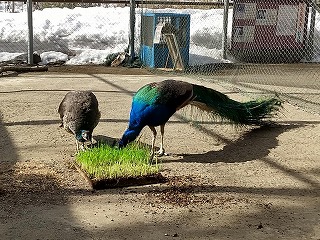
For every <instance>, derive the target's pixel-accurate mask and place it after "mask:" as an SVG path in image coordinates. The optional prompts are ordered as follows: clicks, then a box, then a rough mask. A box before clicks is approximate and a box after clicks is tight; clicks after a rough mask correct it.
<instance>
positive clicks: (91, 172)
mask: <svg viewBox="0 0 320 240" xmlns="http://www.w3.org/2000/svg"><path fill="white" fill-rule="evenodd" d="M149 154H150V150H149V149H148V148H147V147H145V146H143V145H141V144H138V143H134V144H131V145H129V146H127V147H126V148H124V149H118V148H115V147H111V146H108V145H103V144H101V145H99V146H97V147H94V148H91V149H87V150H85V151H82V152H80V153H78V154H77V155H76V159H75V166H76V168H77V170H78V171H79V172H80V173H81V174H82V176H84V178H85V179H86V180H87V181H88V183H89V184H90V185H91V187H92V188H93V189H96V190H98V189H108V188H121V187H129V186H141V185H150V184H156V183H163V182H166V181H167V179H166V178H165V177H163V176H162V174H161V173H160V166H159V164H158V163H157V161H156V160H154V161H150V159H149V158H150V156H149Z"/></svg>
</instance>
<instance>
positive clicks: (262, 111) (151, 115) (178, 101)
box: [119, 79, 281, 159]
mask: <svg viewBox="0 0 320 240" xmlns="http://www.w3.org/2000/svg"><path fill="white" fill-rule="evenodd" d="M188 104H190V105H193V106H195V107H197V108H198V109H200V110H202V111H205V112H208V113H210V114H212V115H213V116H218V117H220V118H221V119H226V120H229V121H230V122H232V123H234V124H238V125H239V124H240V125H261V124H262V123H263V120H265V119H266V118H268V117H271V116H272V115H273V113H274V112H275V111H276V110H278V108H279V107H280V106H281V101H280V100H279V99H278V98H276V97H275V98H270V99H265V100H254V101H248V102H238V101H235V100H232V99H230V98H229V97H228V96H227V95H225V94H223V93H221V92H218V91H216V90H214V89H211V88H207V87H204V86H201V85H196V84H192V83H188V82H184V81H177V80H171V79H169V80H164V81H161V82H153V83H149V84H146V85H145V86H143V87H141V88H140V89H139V90H138V91H137V92H136V94H135V95H134V96H133V100H132V106H131V111H130V118H129V125H128V128H127V129H126V130H125V132H124V133H123V135H122V137H121V139H120V141H119V147H120V148H123V147H125V146H126V145H127V144H128V143H130V142H132V141H134V140H135V139H136V138H137V136H138V135H139V134H140V132H141V130H142V129H143V128H144V127H145V126H149V128H150V129H151V131H152V134H153V137H152V144H151V159H152V158H153V157H154V154H155V140H156V136H157V131H156V129H155V127H156V126H160V133H161V142H160V148H159V151H158V155H159V156H161V155H163V154H164V153H165V150H164V148H163V136H164V127H165V124H166V123H167V121H168V120H169V118H170V117H171V116H172V115H173V114H174V113H175V112H176V111H178V110H179V109H181V108H183V107H185V106H186V105H188Z"/></svg>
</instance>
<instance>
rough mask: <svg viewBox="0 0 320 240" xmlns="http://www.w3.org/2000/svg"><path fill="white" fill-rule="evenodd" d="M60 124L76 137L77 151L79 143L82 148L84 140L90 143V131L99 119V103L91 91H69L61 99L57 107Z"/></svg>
mask: <svg viewBox="0 0 320 240" xmlns="http://www.w3.org/2000/svg"><path fill="white" fill-rule="evenodd" d="M58 113H59V114H60V119H61V125H60V127H63V128H64V129H65V130H66V131H67V132H69V133H71V134H73V135H74V136H75V138H76V144H77V151H79V143H81V148H82V149H84V142H86V141H89V142H90V143H91V145H92V132H93V129H94V128H95V127H96V126H97V125H98V123H99V120H100V116H101V115H100V111H99V104H98V100H97V98H96V96H95V95H94V94H93V93H92V92H91V91H70V92H68V93H67V94H66V95H65V97H64V98H63V100H62V101H61V103H60V105H59V109H58Z"/></svg>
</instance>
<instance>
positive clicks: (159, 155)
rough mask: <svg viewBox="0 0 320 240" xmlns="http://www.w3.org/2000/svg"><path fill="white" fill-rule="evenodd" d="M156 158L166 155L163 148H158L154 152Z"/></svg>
mask: <svg viewBox="0 0 320 240" xmlns="http://www.w3.org/2000/svg"><path fill="white" fill-rule="evenodd" d="M156 154H157V156H158V157H162V156H164V155H167V154H166V153H165V151H164V148H160V149H159V150H158V151H157V152H156Z"/></svg>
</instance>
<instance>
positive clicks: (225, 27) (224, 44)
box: [222, 0, 229, 59]
mask: <svg viewBox="0 0 320 240" xmlns="http://www.w3.org/2000/svg"><path fill="white" fill-rule="evenodd" d="M228 11H229V0H224V12H223V35H222V50H223V55H222V58H223V59H226V58H227V39H228Z"/></svg>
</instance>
